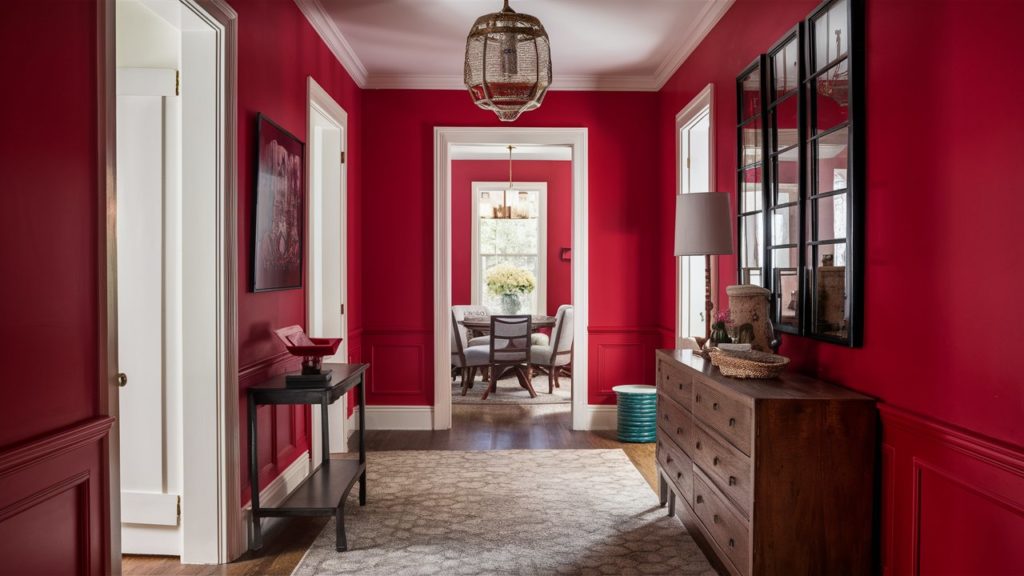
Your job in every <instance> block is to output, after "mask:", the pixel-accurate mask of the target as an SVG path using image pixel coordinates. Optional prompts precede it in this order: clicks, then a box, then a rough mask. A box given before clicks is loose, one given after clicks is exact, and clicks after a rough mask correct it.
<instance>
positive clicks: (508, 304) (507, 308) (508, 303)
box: [501, 294, 523, 316]
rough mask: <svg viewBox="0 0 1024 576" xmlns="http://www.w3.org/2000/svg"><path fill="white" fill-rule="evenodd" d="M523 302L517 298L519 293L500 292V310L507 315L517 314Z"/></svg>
mask: <svg viewBox="0 0 1024 576" xmlns="http://www.w3.org/2000/svg"><path fill="white" fill-rule="evenodd" d="M522 306H523V303H522V302H521V301H520V300H519V294H502V295H501V312H502V314H505V315H507V316H513V315H515V314H519V309H520V308H522Z"/></svg>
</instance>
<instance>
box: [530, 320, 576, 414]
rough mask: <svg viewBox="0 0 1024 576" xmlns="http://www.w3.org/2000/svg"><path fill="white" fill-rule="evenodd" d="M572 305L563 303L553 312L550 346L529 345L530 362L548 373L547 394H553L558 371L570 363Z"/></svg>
mask: <svg viewBox="0 0 1024 576" xmlns="http://www.w3.org/2000/svg"><path fill="white" fill-rule="evenodd" d="M572 320H573V310H572V306H570V305H568V304H564V305H562V306H559V307H558V312H557V313H556V314H555V327H554V328H552V329H551V345H550V346H531V347H530V364H531V365H532V366H538V367H540V368H543V369H544V370H546V371H547V373H548V394H554V393H555V388H560V387H561V386H560V385H559V383H558V376H559V373H560V372H562V371H563V370H565V369H567V368H568V367H569V366H570V365H571V364H572V351H573V332H572Z"/></svg>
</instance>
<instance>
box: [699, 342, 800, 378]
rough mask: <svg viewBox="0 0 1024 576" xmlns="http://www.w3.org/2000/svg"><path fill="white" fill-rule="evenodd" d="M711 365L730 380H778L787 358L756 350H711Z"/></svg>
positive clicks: (787, 360)
mask: <svg viewBox="0 0 1024 576" xmlns="http://www.w3.org/2000/svg"><path fill="white" fill-rule="evenodd" d="M710 356H711V365H712V366H715V367H717V368H718V369H719V370H720V371H721V372H722V375H724V376H728V377H730V378H762V379H763V378H778V376H779V374H782V371H783V370H785V369H786V365H788V364H789V358H786V357H785V356H779V355H778V354H772V353H771V352H759V351H757V350H746V351H730V350H725V349H723V348H712V349H711V351H710Z"/></svg>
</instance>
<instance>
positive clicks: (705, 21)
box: [654, 0, 735, 90]
mask: <svg viewBox="0 0 1024 576" xmlns="http://www.w3.org/2000/svg"><path fill="white" fill-rule="evenodd" d="M733 2H735V0H712V2H710V3H708V4H707V5H705V6H704V9H703V10H701V12H700V14H698V15H697V17H696V18H694V19H693V24H692V25H691V26H690V29H689V30H686V31H684V32H683V33H681V34H680V35H679V36H680V37H681V38H683V42H682V43H681V44H680V45H679V46H676V49H675V50H673V51H672V52H670V53H669V55H668V57H667V58H665V60H664V61H663V62H662V63H661V66H658V69H657V70H656V71H655V72H654V86H655V88H654V89H655V90H661V87H662V86H664V85H665V83H666V82H668V80H669V78H671V77H672V75H673V74H675V73H676V70H679V67H680V66H682V65H683V62H686V59H687V58H689V57H690V54H693V51H694V50H696V49H697V46H700V43H701V42H703V41H704V38H706V37H707V35H708V33H709V32H711V30H712V29H713V28H714V27H715V25H716V24H718V21H719V20H721V19H722V17H723V16H725V13H726V12H728V11H729V8H731V7H732V4H733Z"/></svg>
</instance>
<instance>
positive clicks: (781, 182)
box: [774, 149, 800, 205]
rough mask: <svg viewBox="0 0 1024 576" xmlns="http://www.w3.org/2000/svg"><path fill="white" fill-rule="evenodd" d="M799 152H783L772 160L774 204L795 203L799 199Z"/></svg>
mask: <svg viewBox="0 0 1024 576" xmlns="http://www.w3.org/2000/svg"><path fill="white" fill-rule="evenodd" d="M798 158H799V151H798V150H796V149H794V150H792V153H790V152H784V153H783V154H781V155H779V156H778V157H776V158H775V160H774V174H775V204H776V205H777V204H787V203H789V202H796V201H797V200H798V199H799V198H800V162H799V160H798Z"/></svg>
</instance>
